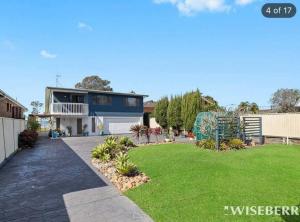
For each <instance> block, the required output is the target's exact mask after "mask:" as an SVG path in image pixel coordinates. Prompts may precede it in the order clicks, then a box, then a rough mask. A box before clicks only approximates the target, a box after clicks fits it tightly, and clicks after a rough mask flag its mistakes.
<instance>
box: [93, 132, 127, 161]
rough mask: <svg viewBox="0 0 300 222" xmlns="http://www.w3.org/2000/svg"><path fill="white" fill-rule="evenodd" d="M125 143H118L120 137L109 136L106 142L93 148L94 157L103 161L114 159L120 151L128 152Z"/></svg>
mask: <svg viewBox="0 0 300 222" xmlns="http://www.w3.org/2000/svg"><path fill="white" fill-rule="evenodd" d="M126 151H127V149H126V147H125V146H124V145H122V144H120V143H118V137H115V136H109V137H107V138H106V139H105V140H104V143H103V144H101V145H98V146H96V147H95V148H94V149H93V150H92V157H93V158H97V159H100V160H102V161H108V160H113V159H115V158H116V156H117V154H118V153H120V152H126Z"/></svg>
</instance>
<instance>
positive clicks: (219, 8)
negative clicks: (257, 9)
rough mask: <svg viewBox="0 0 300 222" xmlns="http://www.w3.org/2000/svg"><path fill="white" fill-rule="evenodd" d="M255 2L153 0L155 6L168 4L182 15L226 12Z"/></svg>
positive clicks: (252, 0) (237, 0)
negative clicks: (235, 6) (237, 6)
mask: <svg viewBox="0 0 300 222" xmlns="http://www.w3.org/2000/svg"><path fill="white" fill-rule="evenodd" d="M254 1H256V0H234V1H229V0H227V2H230V3H227V2H226V0H153V2H154V3H156V4H164V3H169V4H172V5H174V6H176V8H177V9H178V10H179V12H180V13H182V14H184V15H193V14H196V13H198V12H202V11H210V12H228V11H229V10H230V9H232V8H233V7H234V5H247V4H250V3H253V2H254Z"/></svg>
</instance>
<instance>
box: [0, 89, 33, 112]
mask: <svg viewBox="0 0 300 222" xmlns="http://www.w3.org/2000/svg"><path fill="white" fill-rule="evenodd" d="M0 94H1V95H2V96H3V97H4V98H6V99H8V100H9V101H11V102H13V103H15V104H17V105H18V106H20V107H21V108H23V109H24V110H25V111H26V112H27V111H28V109H27V108H26V107H25V106H23V105H22V104H21V103H19V102H18V101H17V100H15V99H13V98H12V97H11V96H9V95H8V94H7V93H6V92H4V91H3V90H1V89H0Z"/></svg>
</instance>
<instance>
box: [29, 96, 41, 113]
mask: <svg viewBox="0 0 300 222" xmlns="http://www.w3.org/2000/svg"><path fill="white" fill-rule="evenodd" d="M43 105H44V104H43V103H41V102H40V101H38V100H36V101H32V102H31V103H30V106H32V111H31V113H32V114H35V115H36V114H39V113H40V109H41V107H42V106H43Z"/></svg>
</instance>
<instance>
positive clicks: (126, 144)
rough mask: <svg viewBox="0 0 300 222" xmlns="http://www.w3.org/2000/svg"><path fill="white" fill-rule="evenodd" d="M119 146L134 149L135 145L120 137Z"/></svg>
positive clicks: (128, 139)
mask: <svg viewBox="0 0 300 222" xmlns="http://www.w3.org/2000/svg"><path fill="white" fill-rule="evenodd" d="M119 144H120V145H122V146H126V147H135V144H134V143H133V142H132V140H131V139H130V138H129V137H128V136H122V137H121V138H120V139H119Z"/></svg>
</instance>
